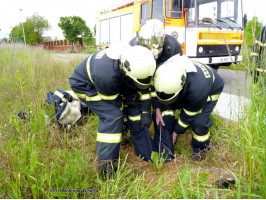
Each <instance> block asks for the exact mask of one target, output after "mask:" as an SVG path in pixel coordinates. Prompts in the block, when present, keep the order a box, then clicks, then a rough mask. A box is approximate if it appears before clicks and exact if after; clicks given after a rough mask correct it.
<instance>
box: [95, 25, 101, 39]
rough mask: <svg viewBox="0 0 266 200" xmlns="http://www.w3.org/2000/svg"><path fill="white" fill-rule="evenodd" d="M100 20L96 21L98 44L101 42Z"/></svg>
mask: <svg viewBox="0 0 266 200" xmlns="http://www.w3.org/2000/svg"><path fill="white" fill-rule="evenodd" d="M100 31H101V30H100V21H97V22H96V44H100V42H101V41H100Z"/></svg>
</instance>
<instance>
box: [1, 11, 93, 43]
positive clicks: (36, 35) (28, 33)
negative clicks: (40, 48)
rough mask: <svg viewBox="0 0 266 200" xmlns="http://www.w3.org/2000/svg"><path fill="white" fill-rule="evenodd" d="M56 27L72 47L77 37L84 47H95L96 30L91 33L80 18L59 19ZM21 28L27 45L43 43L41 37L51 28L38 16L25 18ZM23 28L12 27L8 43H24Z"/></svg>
mask: <svg viewBox="0 0 266 200" xmlns="http://www.w3.org/2000/svg"><path fill="white" fill-rule="evenodd" d="M58 26H59V27H60V28H61V29H62V31H63V35H64V37H65V39H67V40H69V41H70V42H71V43H72V46H73V43H74V42H76V41H78V40H79V37H82V39H83V43H84V44H85V45H95V34H96V28H95V27H94V30H93V32H92V31H91V30H90V28H89V27H88V26H87V25H86V22H85V20H83V19H82V18H81V17H78V16H72V17H60V22H59V23H58ZM23 27H24V31H25V39H26V43H27V44H40V43H41V42H43V41H44V38H43V36H42V35H43V34H44V32H45V31H48V30H49V29H50V28H51V26H50V25H49V23H48V20H46V19H45V18H44V17H42V16H39V15H33V16H31V17H27V19H26V21H25V22H23ZM23 27H22V24H21V23H19V24H18V25H16V26H14V27H13V28H12V30H11V32H10V34H9V41H13V42H24V35H23ZM6 40H7V39H6Z"/></svg>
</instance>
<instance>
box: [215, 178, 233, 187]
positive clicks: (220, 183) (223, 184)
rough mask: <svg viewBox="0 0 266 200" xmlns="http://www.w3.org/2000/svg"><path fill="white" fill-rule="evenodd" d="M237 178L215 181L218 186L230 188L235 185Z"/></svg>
mask: <svg viewBox="0 0 266 200" xmlns="http://www.w3.org/2000/svg"><path fill="white" fill-rule="evenodd" d="M234 184H235V180H234V179H232V178H225V179H221V180H218V181H216V182H215V183H214V185H216V186H217V187H218V188H229V186H231V185H234Z"/></svg>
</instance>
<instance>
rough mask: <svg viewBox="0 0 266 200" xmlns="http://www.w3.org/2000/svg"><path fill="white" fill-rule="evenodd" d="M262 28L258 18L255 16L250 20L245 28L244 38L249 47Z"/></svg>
mask: <svg viewBox="0 0 266 200" xmlns="http://www.w3.org/2000/svg"><path fill="white" fill-rule="evenodd" d="M260 30H261V23H260V22H259V21H258V18H257V17H256V16H254V17H253V18H252V20H250V21H249V22H248V24H247V26H246V28H245V30H244V38H245V41H246V43H247V45H248V47H252V46H253V44H254V40H255V39H256V38H257V36H258V35H259V33H260Z"/></svg>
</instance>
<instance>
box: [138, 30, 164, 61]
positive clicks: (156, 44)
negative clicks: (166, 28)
mask: <svg viewBox="0 0 266 200" xmlns="http://www.w3.org/2000/svg"><path fill="white" fill-rule="evenodd" d="M139 44H140V45H141V46H144V47H146V48H148V49H149V50H150V51H151V52H152V54H153V55H154V57H155V58H158V56H159V55H160V54H161V52H162V50H163V44H164V35H163V36H152V37H151V38H149V39H144V38H142V37H140V38H139Z"/></svg>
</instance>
